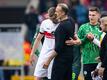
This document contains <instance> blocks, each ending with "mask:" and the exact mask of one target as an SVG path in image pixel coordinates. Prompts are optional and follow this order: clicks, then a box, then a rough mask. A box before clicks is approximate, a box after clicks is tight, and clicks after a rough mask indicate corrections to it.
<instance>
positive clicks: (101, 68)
mask: <svg viewBox="0 0 107 80" xmlns="http://www.w3.org/2000/svg"><path fill="white" fill-rule="evenodd" d="M104 70H105V68H103V67H100V68H99V70H98V74H99V75H100V76H103V73H104Z"/></svg>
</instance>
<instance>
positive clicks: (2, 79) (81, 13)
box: [0, 0, 107, 80]
mask: <svg viewBox="0 0 107 80" xmlns="http://www.w3.org/2000/svg"><path fill="white" fill-rule="evenodd" d="M60 2H64V3H67V4H68V6H69V11H70V14H69V15H70V16H72V17H73V18H74V20H75V21H76V23H77V26H78V27H79V26H80V25H81V24H83V23H85V22H87V21H88V12H87V11H88V7H90V6H91V5H94V6H97V7H98V8H100V10H101V11H102V12H105V13H106V11H107V0H0V80H34V78H33V76H32V75H33V71H34V66H35V63H36V62H35V63H34V66H31V65H30V63H29V55H30V52H31V46H32V41H33V40H34V38H33V37H34V35H35V33H36V32H37V28H39V25H40V23H41V22H42V21H43V20H44V19H46V18H47V10H48V8H49V7H51V6H56V5H57V3H60ZM19 76H25V77H20V78H19Z"/></svg>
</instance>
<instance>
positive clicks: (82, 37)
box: [78, 25, 87, 43]
mask: <svg viewBox="0 0 107 80" xmlns="http://www.w3.org/2000/svg"><path fill="white" fill-rule="evenodd" d="M78 37H79V39H80V40H81V42H82V43H84V42H85V40H86V39H87V38H86V32H85V30H84V25H82V26H80V28H79V30H78Z"/></svg>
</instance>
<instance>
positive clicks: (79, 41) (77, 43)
mask: <svg viewBox="0 0 107 80" xmlns="http://www.w3.org/2000/svg"><path fill="white" fill-rule="evenodd" d="M81 44H82V42H81V40H80V39H77V40H75V41H74V45H81Z"/></svg>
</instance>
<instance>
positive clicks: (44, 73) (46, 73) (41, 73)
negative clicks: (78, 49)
mask: <svg viewBox="0 0 107 80" xmlns="http://www.w3.org/2000/svg"><path fill="white" fill-rule="evenodd" d="M46 58H47V57H46V56H40V57H39V58H38V61H37V64H36V68H35V71H34V76H36V77H47V78H48V79H51V72H52V66H53V60H52V61H51V63H50V65H49V67H48V69H44V68H43V62H44V61H45V60H46Z"/></svg>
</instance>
